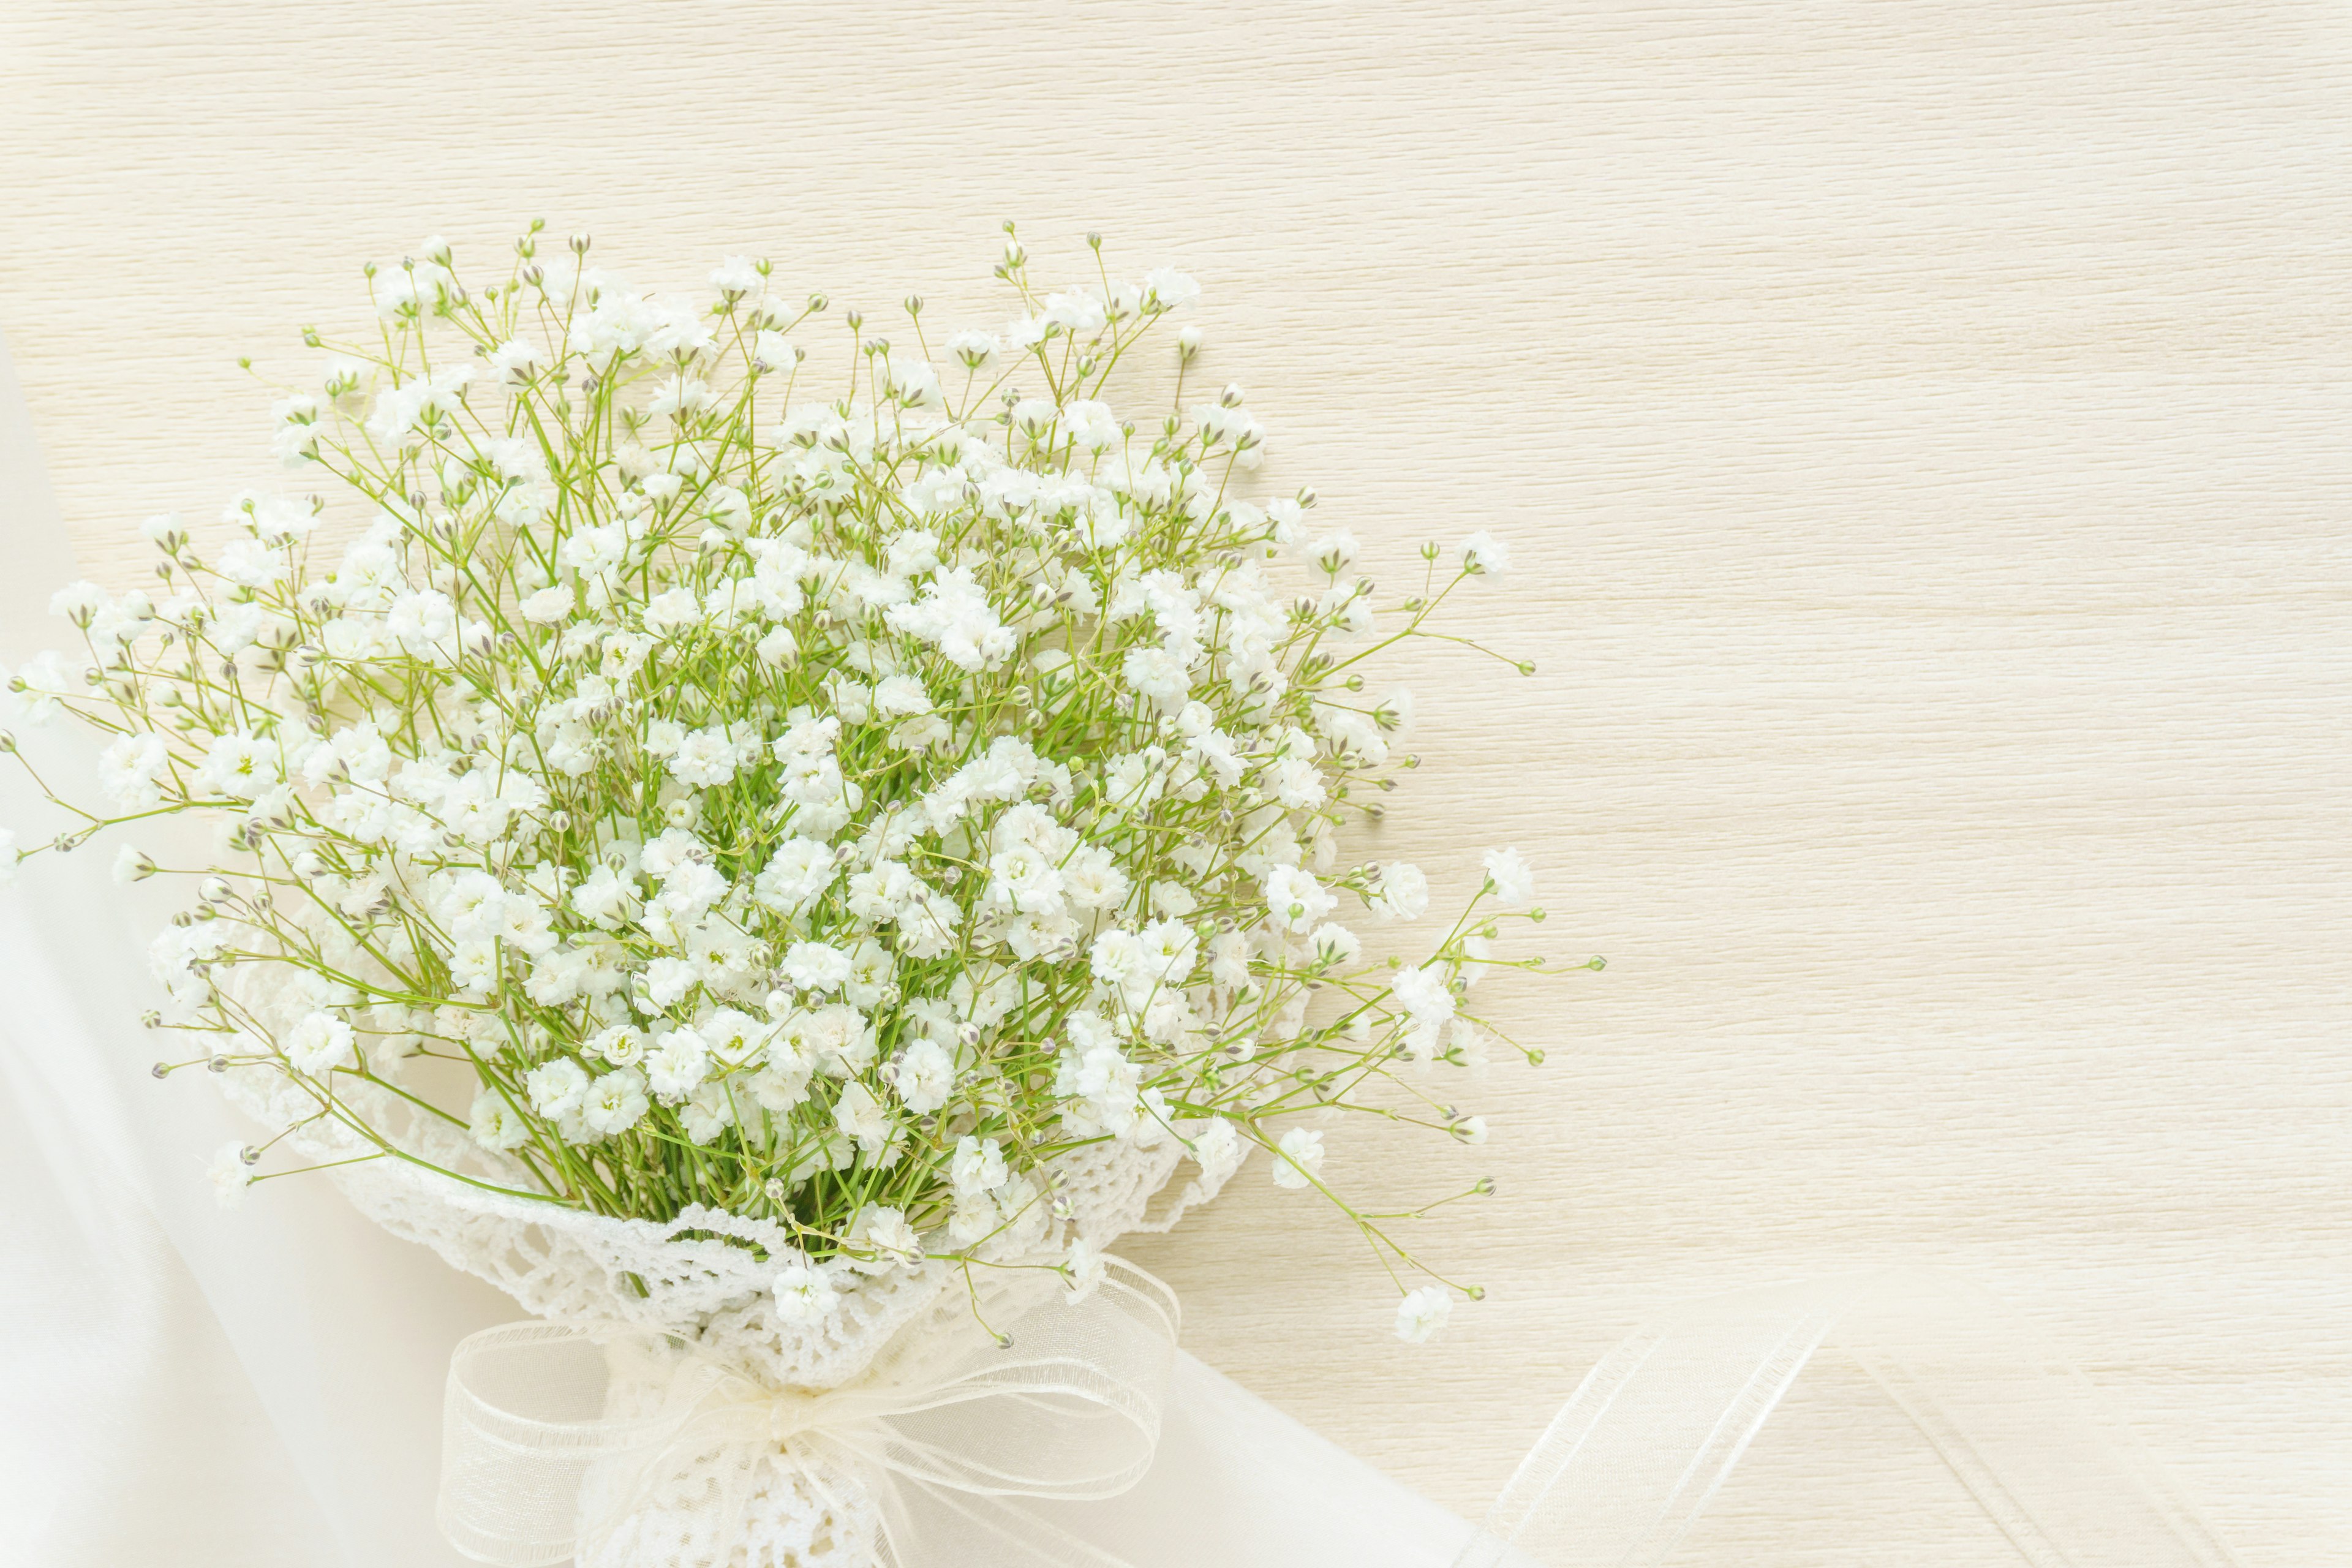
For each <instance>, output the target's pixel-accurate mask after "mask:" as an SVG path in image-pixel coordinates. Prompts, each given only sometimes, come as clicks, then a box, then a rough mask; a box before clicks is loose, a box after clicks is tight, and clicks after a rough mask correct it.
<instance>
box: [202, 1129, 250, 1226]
mask: <svg viewBox="0 0 2352 1568" xmlns="http://www.w3.org/2000/svg"><path fill="white" fill-rule="evenodd" d="M205 1174H206V1175H207V1176H209V1177H210V1178H211V1180H212V1184H213V1195H214V1196H215V1198H217V1199H219V1200H220V1206H221V1207H223V1208H225V1209H233V1208H235V1207H236V1206H237V1205H239V1204H241V1203H243V1202H244V1201H245V1190H246V1188H247V1187H249V1186H251V1185H252V1184H253V1174H254V1172H253V1164H252V1163H251V1162H250V1161H248V1160H247V1158H246V1146H245V1145H244V1144H242V1143H239V1142H236V1141H235V1140H231V1141H230V1142H226V1143H224V1144H222V1145H221V1146H220V1149H219V1150H218V1152H215V1154H214V1155H213V1163H212V1164H211V1165H210V1166H209V1167H208V1168H207V1169H206V1172H205Z"/></svg>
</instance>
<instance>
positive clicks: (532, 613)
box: [516, 583, 579, 626]
mask: <svg viewBox="0 0 2352 1568" xmlns="http://www.w3.org/2000/svg"><path fill="white" fill-rule="evenodd" d="M578 604H579V599H578V596H577V595H574V594H573V593H572V586H571V584H568V583H558V584H555V585H554V586H553V587H550V588H541V590H540V591H539V592H538V593H536V594H532V595H529V596H528V597H526V598H525V599H524V600H523V601H522V603H521V604H520V605H517V606H516V608H517V609H519V610H520V611H521V612H522V618H523V619H524V620H527V621H529V622H530V623H531V625H533V626H553V625H554V624H555V623H556V622H558V621H560V620H562V619H563V618H564V617H565V616H569V615H570V614H571V613H572V610H573V609H574V608H575V607H576V606H577V605H578Z"/></svg>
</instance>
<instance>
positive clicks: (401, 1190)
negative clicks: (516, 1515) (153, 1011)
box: [226, 1072, 1230, 1568]
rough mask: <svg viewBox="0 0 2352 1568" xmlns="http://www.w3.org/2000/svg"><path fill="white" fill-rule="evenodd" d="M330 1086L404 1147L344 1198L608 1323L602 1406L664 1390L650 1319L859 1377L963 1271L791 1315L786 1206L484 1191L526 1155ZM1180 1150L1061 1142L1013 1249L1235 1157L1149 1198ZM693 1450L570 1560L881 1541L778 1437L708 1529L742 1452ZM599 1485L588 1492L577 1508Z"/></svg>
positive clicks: (830, 1554) (759, 1365)
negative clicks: (728, 1208) (1042, 1205)
mask: <svg viewBox="0 0 2352 1568" xmlns="http://www.w3.org/2000/svg"><path fill="white" fill-rule="evenodd" d="M226 1089H227V1092H228V1094H229V1097H230V1099H231V1100H234V1101H236V1103H237V1104H239V1105H240V1106H241V1107H242V1108H243V1109H244V1110H247V1112H248V1113H250V1114H252V1115H253V1116H255V1117H256V1118H257V1119H258V1120H260V1121H262V1122H263V1123H264V1124H265V1125H267V1126H269V1127H271V1128H273V1129H276V1128H283V1127H289V1126H294V1125H296V1124H297V1123H299V1122H301V1121H302V1120H303V1118H305V1117H307V1116H310V1115H312V1114H313V1113H314V1112H315V1110H316V1105H315V1102H314V1101H312V1100H310V1098H309V1097H308V1096H307V1095H305V1094H304V1093H303V1092H302V1091H301V1090H300V1089H298V1088H296V1087H295V1086H294V1085H292V1084H291V1083H289V1081H287V1080H286V1079H283V1078H280V1077H278V1076H277V1075H275V1074H260V1073H236V1072H232V1073H231V1074H229V1075H228V1077H227V1079H226ZM345 1098H346V1100H348V1101H349V1102H350V1103H351V1104H352V1109H353V1110H356V1111H357V1112H358V1113H359V1114H361V1115H362V1116H364V1117H365V1118H366V1119H367V1121H368V1123H369V1125H370V1126H372V1127H374V1128H376V1129H377V1130H378V1131H382V1132H383V1133H384V1134H385V1135H386V1136H387V1137H389V1138H390V1139H392V1140H393V1142H394V1144H395V1146H396V1147H397V1148H399V1149H400V1150H402V1151H403V1152H405V1153H407V1154H410V1155H413V1156H415V1160H414V1161H412V1160H410V1159H404V1158H400V1157H398V1156H396V1155H387V1156H383V1157H378V1158H374V1159H366V1160H364V1162H363V1163H356V1164H347V1165H343V1166H341V1167H340V1168H338V1169H336V1170H334V1171H333V1172H332V1173H331V1174H332V1176H333V1178H334V1179H335V1181H336V1182H337V1183H338V1184H340V1185H341V1188H342V1190H343V1191H344V1192H345V1193H346V1194H348V1195H349V1197H350V1198H351V1201H352V1204H353V1205H356V1206H357V1207H358V1208H359V1210H360V1212H362V1214H364V1215H367V1216H368V1217H369V1218H370V1219H373V1221H375V1222H376V1223H377V1224H378V1225H381V1226H383V1227H384V1228H385V1229H386V1230H388V1231H390V1232H392V1233H393V1234H394V1236H398V1237H404V1238H405V1239H407V1240H410V1241H415V1242H419V1243H422V1244H423V1245H425V1246H426V1247H431V1248H432V1249H433V1250H434V1251H435V1252H436V1253H437V1254H439V1255H440V1256H441V1258H443V1259H444V1260H446V1262H448V1263H449V1264H450V1265H451V1266H452V1267H454V1268H460V1269H463V1270H464V1271H466V1272H467V1273H468V1274H472V1275H475V1276H478V1278H480V1279H487V1280H488V1281H489V1282H490V1283H491V1284H493V1285H496V1286H498V1287H499V1289H502V1290H504V1291H506V1292H507V1293H508V1294H509V1295H510V1296H512V1297H513V1298H514V1299H515V1300H516V1301H517V1302H519V1303H520V1305H521V1306H522V1307H523V1309H524V1310H526V1311H528V1312H530V1313H531V1314H533V1315H534V1316H537V1317H540V1318H543V1319H546V1320H548V1321H551V1322H557V1323H563V1324H570V1325H573V1326H577V1327H580V1328H583V1329H585V1330H588V1331H591V1332H593V1333H597V1334H599V1335H600V1336H601V1335H610V1336H612V1337H613V1339H614V1352H613V1355H614V1359H613V1363H612V1373H613V1375H612V1379H611V1383H610V1385H609V1389H608V1392H607V1395H606V1409H605V1411H604V1414H606V1415H635V1414H639V1413H640V1408H639V1407H640V1406H644V1405H649V1404H650V1403H652V1402H656V1401H658V1400H659V1399H660V1398H661V1397H662V1395H663V1391H664V1390H665V1389H666V1387H667V1380H668V1372H667V1367H665V1366H663V1365H659V1364H656V1362H657V1360H658V1358H654V1359H653V1360H648V1359H647V1358H646V1355H645V1353H644V1352H643V1350H642V1348H641V1347H642V1346H643V1345H644V1344H645V1343H646V1340H647V1338H648V1337H649V1336H651V1337H653V1338H654V1339H655V1341H656V1342H658V1341H659V1339H660V1338H661V1337H663V1336H667V1337H668V1338H671V1339H674V1340H676V1341H677V1342H679V1343H680V1344H681V1345H682V1346H690V1347H691V1348H692V1349H693V1351H694V1352H696V1353H698V1354H699V1355H701V1356H703V1357H706V1358H709V1359H711V1360H716V1361H719V1362H721V1363H725V1364H727V1365H729V1366H730V1367H732V1368H734V1369H736V1370H738V1371H740V1373H742V1374H743V1375H744V1376H746V1377H748V1378H751V1379H752V1380H754V1381H755V1382H758V1383H760V1384H763V1385H765V1386H767V1387H771V1388H776V1389H793V1390H803V1391H809V1392H821V1391H824V1390H829V1389H834V1388H838V1387H840V1386H841V1385H843V1384H846V1383H848V1382H850V1381H851V1380H853V1379H855V1378H856V1377H858V1376H859V1375H860V1374H861V1373H864V1372H865V1371H866V1368H867V1367H868V1366H869V1365H871V1364H872V1363H873V1362H874V1360H875V1358H876V1357H877V1355H878V1354H880V1353H881V1352H882V1351H883V1349H884V1347H886V1346H887V1345H888V1344H889V1343H890V1342H891V1340H892V1338H893V1336H895V1335H897V1334H898V1333H899V1332H900V1331H902V1330H907V1329H908V1327H909V1325H913V1324H916V1323H917V1321H918V1320H919V1319H920V1318H922V1317H923V1316H924V1315H926V1314H927V1312H929V1310H932V1309H934V1308H936V1307H938V1306H939V1305H940V1303H941V1300H942V1296H943V1293H944V1292H946V1291H948V1290H950V1289H953V1290H955V1291H958V1292H961V1290H962V1289H964V1285H963V1281H962V1276H961V1271H959V1270H956V1269H952V1268H949V1267H947V1266H946V1265H943V1264H940V1263H931V1264H928V1265H926V1266H923V1267H921V1268H896V1269H892V1270H890V1271H888V1272H887V1273H884V1274H880V1275H876V1276H866V1275H857V1274H845V1275H844V1276H843V1277H842V1278H841V1279H840V1280H839V1281H838V1289H839V1294H838V1297H837V1299H836V1300H835V1304H834V1306H833V1308H832V1309H831V1310H830V1311H829V1312H828V1313H827V1314H826V1315H825V1316H824V1318H823V1319H821V1320H820V1321H815V1322H811V1323H800V1324H789V1325H788V1324H785V1323H782V1322H781V1321H778V1319H777V1317H776V1315H775V1311H774V1307H775V1300H774V1297H773V1294H772V1284H773V1280H774V1277H775V1271H776V1270H775V1265H774V1264H773V1263H772V1262H768V1261H765V1260H764V1259H765V1258H769V1257H773V1256H778V1255H781V1254H782V1253H783V1252H785V1251H787V1250H789V1249H790V1248H791V1247H792V1245H793V1243H792V1238H791V1237H790V1236H789V1235H788V1234H787V1233H786V1231H785V1230H784V1229H783V1228H782V1226H776V1225H773V1224H771V1223H769V1222H767V1221H762V1220H754V1219H747V1218H743V1217H740V1216H738V1215H728V1214H723V1213H719V1212H717V1211H714V1210H710V1209H706V1208H700V1207H696V1208H689V1209H688V1210H687V1211H686V1212H685V1213H683V1214H681V1215H678V1216H677V1218H676V1219H674V1220H670V1221H667V1222H655V1221H651V1220H640V1219H615V1218H610V1217H606V1216H604V1215H593V1214H588V1213H585V1212H583V1211H581V1210H577V1209H572V1208H566V1207H562V1206H559V1205H554V1204H550V1203H545V1202H541V1201H538V1200H534V1199H530V1198H525V1197H518V1196H513V1195H509V1193H503V1192H494V1191H490V1190H488V1187H489V1186H500V1187H506V1188H509V1189H520V1190H528V1189H529V1188H530V1185H531V1180H530V1173H528V1172H527V1171H526V1170H525V1169H524V1168H523V1167H522V1166H521V1165H520V1163H517V1162H514V1161H512V1160H510V1159H509V1158H506V1157H504V1156H501V1155H499V1154H496V1153H493V1152H488V1151H485V1150H483V1149H481V1148H480V1147H479V1146H478V1145H477V1144H475V1143H474V1142H473V1141H472V1140H471V1139H470V1138H469V1137H467V1135H466V1134H465V1132H464V1131H462V1130H460V1129H458V1128H456V1127H454V1126H451V1125H449V1124H447V1123H445V1122H442V1121H438V1120H437V1119H435V1118H433V1117H430V1116H428V1115H426V1114H425V1113H424V1112H421V1111H419V1110H415V1108H414V1107H413V1106H411V1105H409V1104H408V1103H407V1102H406V1101H404V1100H400V1099H399V1098H398V1097H396V1096H394V1095H392V1094H390V1093H387V1092H385V1091H383V1090H381V1089H370V1088H368V1087H366V1086H362V1087H360V1088H359V1089H357V1090H356V1091H355V1092H352V1093H348V1094H347V1095H346V1097H345ZM280 1147H281V1148H282V1149H285V1150H287V1151H288V1152H291V1153H294V1154H296V1155H298V1156H299V1157H300V1158H302V1159H304V1160H306V1161H309V1162H313V1163H331V1162H334V1161H339V1160H354V1159H361V1158H362V1157H363V1156H366V1155H368V1154H370V1153H371V1152H373V1145H372V1144H370V1143H369V1142H367V1141H366V1140H365V1139H363V1138H362V1137H361V1136H360V1134H358V1133H357V1132H355V1131H352V1129H350V1128H348V1127H345V1126H342V1125H341V1124H340V1123H338V1122H336V1121H332V1120H315V1121H309V1122H308V1123H307V1125H301V1126H299V1129H298V1130H297V1131H293V1132H291V1133H289V1134H288V1135H287V1137H286V1138H285V1140H284V1142H283V1143H281V1145H280ZM1185 1159H1186V1153H1185V1146H1184V1144H1183V1143H1182V1142H1180V1141H1179V1140H1177V1139H1173V1138H1168V1139H1163V1140H1162V1141H1160V1142H1159V1143H1157V1144H1155V1145H1153V1146H1151V1147H1149V1148H1145V1147H1139V1146H1137V1145H1135V1144H1131V1143H1104V1144H1096V1145H1090V1146H1088V1147H1086V1148H1082V1149H1078V1150H1075V1151H1073V1152H1070V1153H1068V1154H1066V1155H1064V1156H1063V1157H1062V1158H1060V1159H1059V1160H1057V1161H1055V1163H1054V1164H1053V1166H1052V1167H1051V1172H1050V1173H1051V1175H1052V1178H1053V1183H1052V1185H1053V1190H1054V1192H1055V1195H1056V1197H1057V1199H1058V1200H1059V1202H1058V1204H1057V1211H1058V1213H1059V1214H1060V1215H1063V1216H1065V1217H1059V1218H1056V1219H1055V1221H1054V1222H1053V1224H1052V1225H1051V1226H1049V1227H1048V1230H1049V1235H1048V1237H1047V1239H1046V1243H1045V1247H1042V1248H1041V1249H1040V1251H1039V1252H1037V1253H1036V1254H1035V1255H1034V1256H1033V1257H1032V1258H1029V1259H1027V1261H1040V1260H1044V1259H1045V1258H1058V1257H1059V1256H1060V1253H1061V1249H1062V1247H1064V1246H1065V1245H1066V1240H1067V1238H1069V1237H1084V1238H1086V1239H1087V1240H1088V1241H1090V1242H1092V1243H1093V1244H1094V1245H1096V1246H1097V1247H1108V1246H1109V1245H1110V1244H1111V1242H1113V1241H1114V1240H1115V1239H1117V1238H1118V1237H1120V1236H1122V1235H1125V1234H1128V1233H1130V1232H1135V1231H1154V1230H1165V1229H1167V1228H1168V1227H1169V1226H1172V1225H1174V1224H1175V1223H1176V1221H1177V1220H1178V1219H1179V1218H1181V1216H1182V1215H1183V1213H1184V1212H1185V1210H1186V1209H1188V1208H1190V1207H1191V1206H1192V1205H1195V1204H1201V1203H1205V1202H1207V1201H1208V1200H1210V1199H1211V1198H1213V1197H1214V1196H1215V1195H1216V1192H1217V1189H1218V1187H1219V1186H1221V1185H1222V1184H1223V1178H1224V1177H1225V1176H1226V1175H1229V1174H1230V1172H1224V1173H1213V1172H1209V1171H1205V1170H1203V1171H1198V1172H1196V1173H1195V1174H1194V1175H1193V1176H1192V1178H1191V1179H1189V1180H1187V1181H1186V1182H1185V1183H1184V1184H1183V1185H1182V1186H1181V1188H1179V1189H1178V1191H1177V1192H1176V1194H1175V1195H1174V1196H1173V1197H1172V1198H1171V1199H1170V1200H1169V1201H1167V1202H1165V1203H1164V1204H1162V1205H1160V1206H1159V1208H1158V1210H1157V1212H1154V1209H1153V1200H1154V1199H1155V1197H1157V1196H1159V1194H1160V1193H1161V1191H1162V1190H1163V1189H1164V1188H1165V1187H1167V1185H1168V1184H1170V1182H1171V1179H1172V1178H1173V1177H1174V1176H1175V1175H1176V1173H1177V1171H1178V1169H1179V1167H1180V1166H1181V1165H1182V1164H1183V1163H1185ZM416 1162H424V1163H416ZM436 1166H437V1167H439V1169H434V1168H432V1167H436ZM445 1172H446V1173H445ZM447 1173H455V1174H454V1175H453V1174H447ZM463 1178H471V1179H472V1180H474V1181H478V1182H481V1183H483V1184H485V1185H482V1186H476V1185H471V1184H468V1181H467V1180H466V1179H463ZM624 1345H628V1346H631V1347H636V1348H627V1349H625V1348H623V1346H624ZM706 1458H707V1461H708V1464H706V1465H701V1466H698V1465H695V1464H687V1465H683V1466H681V1467H679V1468H677V1471H676V1473H675V1474H673V1475H671V1476H669V1477H667V1478H665V1480H664V1483H663V1487H662V1488H661V1489H656V1492H655V1493H654V1495H653V1496H652V1498H651V1500H650V1501H649V1502H648V1503H647V1504H646V1506H644V1507H642V1508H640V1509H638V1510H635V1514H634V1515H633V1517H632V1519H631V1521H630V1523H629V1525H628V1526H627V1527H626V1528H625V1529H623V1530H621V1531H615V1532H614V1533H613V1534H612V1535H611V1536H610V1537H609V1538H608V1539H607V1540H606V1542H605V1543H604V1547H603V1549H602V1550H601V1551H600V1552H597V1553H596V1554H595V1555H594V1556H593V1557H592V1558H583V1560H582V1562H581V1563H580V1568H871V1565H873V1564H875V1563H879V1562H882V1561H883V1558H882V1557H881V1555H880V1552H881V1551H882V1547H881V1546H880V1544H879V1535H878V1530H879V1514H878V1511H877V1509H876V1507H875V1505H874V1501H873V1500H872V1499H871V1498H869V1497H868V1496H867V1495H866V1492H865V1489H864V1488H863V1486H862V1484H861V1483H860V1481H859V1480H858V1479H857V1478H856V1476H854V1475H852V1474H850V1473H848V1472H846V1471H845V1470H842V1469H841V1468H838V1467H835V1466H830V1465H828V1464H827V1463H826V1462H825V1461H824V1459H823V1458H820V1457H818V1456H815V1455H813V1454H807V1453H800V1452H795V1451H793V1448H792V1447H791V1446H789V1445H787V1446H785V1447H782V1449H780V1450H779V1451H775V1452H772V1453H768V1454H764V1455H762V1456H761V1457H760V1458H759V1459H758V1461H757V1464H758V1473H757V1474H754V1475H751V1476H750V1477H748V1478H747V1477H740V1476H737V1477H730V1478H728V1480H729V1484H730V1486H735V1488H736V1489H737V1490H738V1491H739V1492H740V1493H743V1494H744V1495H748V1498H749V1501H748V1504H747V1505H746V1506H745V1508H744V1509H743V1510H742V1513H741V1523H740V1527H739V1528H738V1529H737V1531H735V1532H734V1534H733V1536H732V1538H731V1539H723V1540H722V1539H716V1538H714V1537H713V1535H712V1533H711V1531H709V1528H708V1525H707V1521H708V1519H709V1513H708V1510H705V1509H703V1508H702V1507H701V1506H700V1503H701V1501H702V1500H703V1499H704V1497H705V1496H706V1495H707V1494H708V1492H709V1489H711V1488H712V1487H713V1486H714V1485H717V1484H718V1478H716V1477H714V1475H713V1474H712V1473H711V1471H710V1469H709V1468H708V1467H709V1465H717V1464H737V1463H740V1462H742V1460H741V1459H740V1453H729V1452H723V1451H722V1448H721V1447H720V1446H719V1445H714V1446H713V1449H712V1452H711V1453H710V1454H709V1456H707V1457H706ZM738 1483H740V1484H738ZM599 1501H600V1500H598V1499H596V1498H594V1497H593V1495H592V1496H589V1497H585V1498H583V1509H585V1508H590V1507H593V1506H596V1505H597V1504H598V1502H599Z"/></svg>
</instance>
